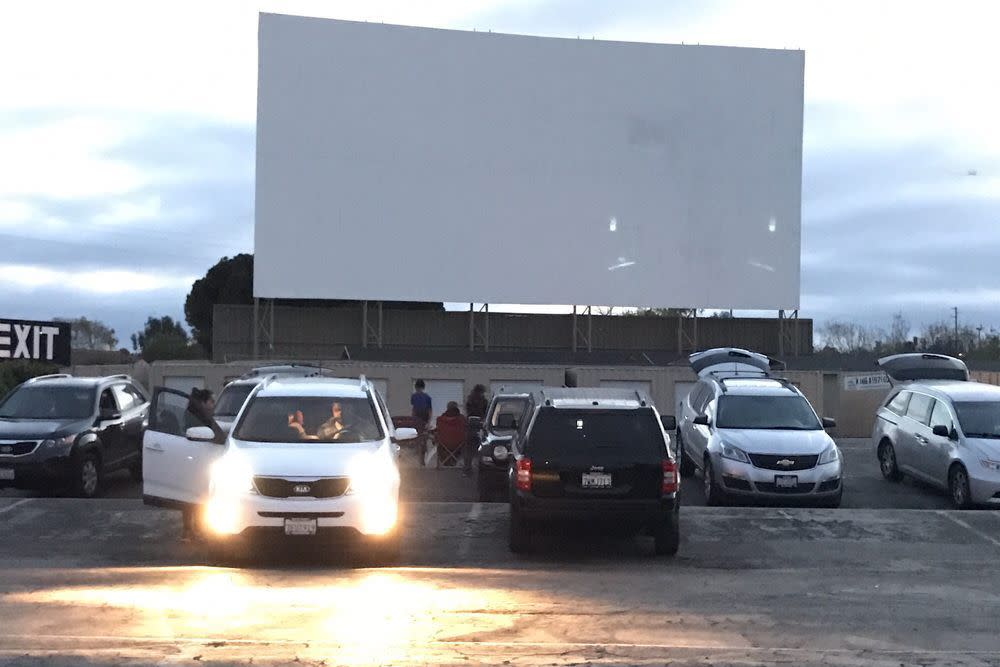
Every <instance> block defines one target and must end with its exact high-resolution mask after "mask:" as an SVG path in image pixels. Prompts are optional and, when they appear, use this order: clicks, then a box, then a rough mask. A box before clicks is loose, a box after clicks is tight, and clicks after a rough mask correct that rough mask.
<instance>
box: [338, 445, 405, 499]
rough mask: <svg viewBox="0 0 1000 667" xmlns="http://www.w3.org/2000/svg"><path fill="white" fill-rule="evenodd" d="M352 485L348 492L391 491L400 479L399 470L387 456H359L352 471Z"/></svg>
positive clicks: (374, 492) (371, 492)
mask: <svg viewBox="0 0 1000 667" xmlns="http://www.w3.org/2000/svg"><path fill="white" fill-rule="evenodd" d="M350 477H351V486H350V488H349V489H348V490H347V492H348V493H363V494H375V495H379V494H384V493H389V492H390V491H391V490H392V488H393V486H394V485H395V484H396V482H398V481H399V470H397V469H396V466H394V465H393V464H392V462H391V461H389V460H388V459H386V458H383V457H381V456H377V455H367V456H359V457H358V458H356V459H355V460H354V463H353V464H352V466H351V471H350Z"/></svg>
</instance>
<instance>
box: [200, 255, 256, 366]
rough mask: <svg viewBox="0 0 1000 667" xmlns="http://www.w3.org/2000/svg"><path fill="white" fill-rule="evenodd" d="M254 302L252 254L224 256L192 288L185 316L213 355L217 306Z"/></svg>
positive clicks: (201, 341)
mask: <svg viewBox="0 0 1000 667" xmlns="http://www.w3.org/2000/svg"><path fill="white" fill-rule="evenodd" d="M217 303H226V304H243V305H249V304H252V303H253V255H251V254H248V253H243V254H240V255H236V256H235V257H223V258H222V259H220V260H219V261H218V263H216V265H215V266H213V267H212V268H210V269H209V270H208V273H206V274H205V277H204V278H199V279H198V280H196V281H195V282H194V285H192V286H191V292H190V293H189V294H188V295H187V299H186V300H185V301H184V317H185V318H187V323H188V325H189V326H190V327H191V333H192V334H193V336H194V339H195V340H196V341H198V343H200V344H201V346H202V347H203V348H204V349H205V350H207V351H208V352H209V354H211V352H212V314H213V310H214V309H215V304H217Z"/></svg>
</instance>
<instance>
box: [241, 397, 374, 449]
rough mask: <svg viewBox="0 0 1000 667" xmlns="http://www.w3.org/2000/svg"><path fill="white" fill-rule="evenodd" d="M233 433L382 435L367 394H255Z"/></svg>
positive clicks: (332, 439)
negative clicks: (349, 396)
mask: <svg viewBox="0 0 1000 667" xmlns="http://www.w3.org/2000/svg"><path fill="white" fill-rule="evenodd" d="M234 437H236V439H237V440H248V441H251V442H274V443H281V442H288V443H291V442H298V441H301V442H329V443H341V444H348V443H356V442H371V441H373V440H380V439H381V438H382V427H381V426H380V425H379V420H378V418H377V417H376V416H375V407H374V405H373V404H372V402H371V401H369V400H368V399H367V398H331V397H326V396H264V397H261V396H257V397H256V398H254V399H253V400H252V401H251V402H250V403H249V404H248V405H247V409H246V410H245V411H244V412H243V417H242V418H241V419H240V422H239V424H238V425H237V426H236V431H235V433H234Z"/></svg>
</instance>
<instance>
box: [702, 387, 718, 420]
mask: <svg viewBox="0 0 1000 667" xmlns="http://www.w3.org/2000/svg"><path fill="white" fill-rule="evenodd" d="M714 398H715V391H713V390H712V386H711V385H705V386H704V392H703V393H702V395H701V396H700V397H699V405H698V414H700V415H701V414H706V413H707V411H708V405H709V403H711V402H712V400H713V399H714Z"/></svg>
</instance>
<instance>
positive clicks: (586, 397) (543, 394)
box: [534, 387, 653, 409]
mask: <svg viewBox="0 0 1000 667" xmlns="http://www.w3.org/2000/svg"><path fill="white" fill-rule="evenodd" d="M534 396H535V402H536V403H538V404H539V405H545V406H550V407H554V408H575V409H594V408H618V409H631V408H639V407H646V406H651V405H652V403H653V402H652V401H651V400H650V399H649V396H647V395H646V392H644V391H642V390H632V389H611V388H605V387H551V388H546V389H539V390H538V391H536V392H534Z"/></svg>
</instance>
